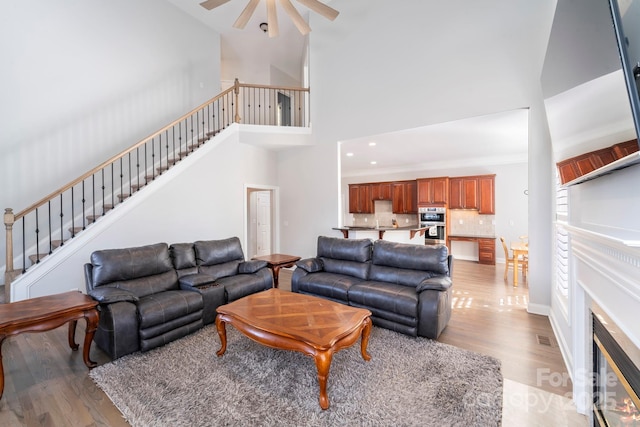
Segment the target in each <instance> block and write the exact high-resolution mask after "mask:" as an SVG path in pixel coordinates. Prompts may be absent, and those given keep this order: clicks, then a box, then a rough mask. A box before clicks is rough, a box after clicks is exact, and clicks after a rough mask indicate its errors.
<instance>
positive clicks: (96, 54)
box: [0, 0, 220, 269]
mask: <svg viewBox="0 0 640 427" xmlns="http://www.w3.org/2000/svg"><path fill="white" fill-rule="evenodd" d="M0 52H2V62H3V66H2V67H0V93H2V96H1V97H0V128H1V129H2V139H0V182H1V183H2V184H1V185H2V190H1V191H0V208H3V209H4V208H8V207H10V208H13V210H14V213H17V212H19V211H20V210H22V209H24V208H26V207H28V206H29V205H30V204H32V203H34V202H36V201H37V200H39V199H40V198H42V197H44V196H46V195H47V194H49V193H51V192H53V191H55V190H56V189H58V188H60V187H62V186H63V185H65V184H66V183H67V182H69V181H71V180H73V179H75V178H76V177H77V176H79V175H81V174H82V173H84V172H86V171H88V170H90V169H91V168H93V167H94V166H96V165H98V164H100V163H102V162H103V161H105V160H106V159H108V158H109V157H111V156H112V155H114V154H116V153H118V152H120V151H121V150H123V149H124V148H126V147H129V146H131V145H133V144H134V143H136V142H138V141H139V140H140V139H142V138H144V137H145V136H147V135H149V134H151V133H152V132H154V131H156V130H157V129H159V128H161V127H163V126H164V125H167V124H169V123H170V122H171V121H173V120H175V119H177V118H178V117H180V116H181V115H182V114H184V113H186V112H187V111H189V110H190V109H192V108H194V107H196V106H197V105H199V104H200V103H202V102H204V101H205V100H206V99H209V98H211V97H213V96H214V95H217V94H218V93H219V92H220V70H219V67H220V65H219V64H220V59H219V57H220V37H219V35H218V33H216V32H214V31H213V30H211V29H209V28H207V27H205V26H204V25H203V24H200V23H199V22H197V21H195V20H193V19H192V18H190V17H188V16H187V15H186V14H184V13H183V12H182V11H180V10H179V9H177V8H176V7H174V6H172V5H170V4H169V3H167V2H164V1H155V0H136V1H127V0H109V1H107V0H93V1H79V0H34V1H29V2H3V5H2V14H0ZM17 177H19V178H18V179H17ZM4 235H5V233H4V227H2V232H1V233H0V238H1V239H2V241H4ZM4 253H5V245H4V243H3V244H2V245H0V260H1V261H0V263H1V265H2V269H4V260H5V255H4Z"/></svg>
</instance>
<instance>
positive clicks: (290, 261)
mask: <svg viewBox="0 0 640 427" xmlns="http://www.w3.org/2000/svg"><path fill="white" fill-rule="evenodd" d="M252 259H255V260H259V261H267V267H269V268H270V269H271V272H272V273H273V287H274V288H277V287H278V276H279V275H280V269H281V268H288V267H293V265H294V264H295V263H296V262H297V261H299V260H300V257H299V256H295V255H285V254H271V255H265V256H257V257H254V258H252Z"/></svg>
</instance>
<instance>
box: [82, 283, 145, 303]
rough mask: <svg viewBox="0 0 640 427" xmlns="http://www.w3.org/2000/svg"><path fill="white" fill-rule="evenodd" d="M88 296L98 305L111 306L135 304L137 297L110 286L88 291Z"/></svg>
mask: <svg viewBox="0 0 640 427" xmlns="http://www.w3.org/2000/svg"><path fill="white" fill-rule="evenodd" d="M89 296H90V297H91V298H93V299H94V300H96V301H98V302H99V303H100V304H112V303H114V302H133V303H135V302H137V301H138V297H137V296H135V295H134V294H133V293H131V292H129V291H127V290H125V289H119V288H113V287H111V286H103V287H99V288H95V289H91V290H90V291H89Z"/></svg>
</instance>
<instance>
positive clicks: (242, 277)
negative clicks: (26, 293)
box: [84, 237, 273, 359]
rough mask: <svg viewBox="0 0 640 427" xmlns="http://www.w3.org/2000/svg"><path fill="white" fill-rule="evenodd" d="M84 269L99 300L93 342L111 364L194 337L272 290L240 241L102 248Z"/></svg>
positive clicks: (266, 276) (265, 272)
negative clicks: (224, 312) (223, 310)
mask: <svg viewBox="0 0 640 427" xmlns="http://www.w3.org/2000/svg"><path fill="white" fill-rule="evenodd" d="M84 271H85V280H86V284H87V293H88V294H89V295H90V296H91V297H93V298H94V299H95V300H97V301H98V302H99V305H98V310H99V311H100V321H99V324H98V329H97V330H96V333H95V336H94V341H95V342H96V344H97V345H98V347H100V348H101V349H102V350H103V351H105V352H106V353H107V354H108V355H109V356H110V357H111V358H112V359H117V358H119V357H121V356H124V355H126V354H129V353H133V352H135V351H139V350H140V351H147V350H151V349H152V348H155V347H159V346H161V345H164V344H166V343H168V342H170V341H173V340H176V339H178V338H181V337H183V336H185V335H188V334H190V333H192V332H194V331H196V330H198V329H199V328H201V327H202V326H203V325H205V324H209V323H212V322H214V321H215V316H216V308H217V307H218V306H220V305H222V304H225V303H227V302H231V301H234V300H236V299H238V298H241V297H243V296H246V295H249V294H252V293H256V292H260V291H263V290H266V289H269V288H270V287H271V286H272V285H273V277H272V274H271V271H270V270H269V269H268V268H267V263H266V262H264V261H245V260H244V254H243V252H242V247H241V245H240V240H239V239H238V238H237V237H233V238H229V239H224V240H209V241H197V242H195V243H178V244H173V245H171V247H169V246H168V245H167V244H166V243H157V244H153V245H148V246H141V247H133V248H123V249H107V250H100V251H95V252H93V253H92V254H91V262H90V263H87V264H85V269H84Z"/></svg>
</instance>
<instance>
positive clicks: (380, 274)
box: [369, 265, 435, 288]
mask: <svg viewBox="0 0 640 427" xmlns="http://www.w3.org/2000/svg"><path fill="white" fill-rule="evenodd" d="M434 274H435V273H433V272H431V271H422V270H406V269H403V268H395V267H385V266H381V265H372V266H371V270H370V274H369V280H374V281H378V282H388V283H393V284H396V285H404V286H411V287H412V288H416V287H417V286H418V285H420V284H421V283H423V282H424V281H425V280H427V279H430V278H431V277H433V276H434Z"/></svg>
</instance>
